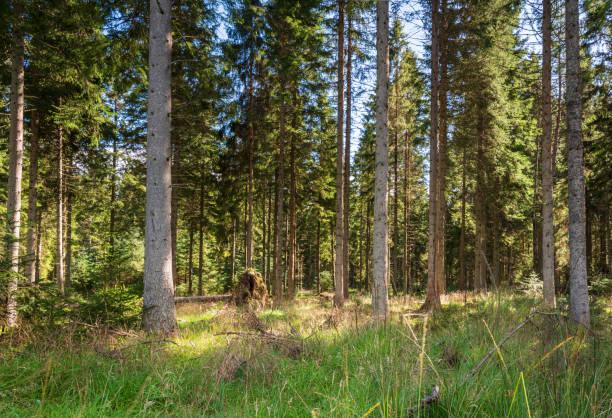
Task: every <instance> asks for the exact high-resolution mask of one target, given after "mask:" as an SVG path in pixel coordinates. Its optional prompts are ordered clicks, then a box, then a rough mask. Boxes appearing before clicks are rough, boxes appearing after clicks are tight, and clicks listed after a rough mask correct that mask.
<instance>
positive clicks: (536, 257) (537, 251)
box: [532, 138, 542, 274]
mask: <svg viewBox="0 0 612 418" xmlns="http://www.w3.org/2000/svg"><path fill="white" fill-rule="evenodd" d="M540 142H541V141H540V139H539V138H536V155H535V171H534V173H533V220H532V223H533V271H534V272H535V273H537V274H541V273H542V265H541V260H542V252H541V247H540V241H541V239H542V233H541V226H542V224H541V223H540V221H539V214H540V211H538V208H540V207H541V206H540V205H538V193H539V186H538V181H539V179H540V175H539V173H540Z"/></svg>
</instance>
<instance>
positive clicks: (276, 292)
mask: <svg viewBox="0 0 612 418" xmlns="http://www.w3.org/2000/svg"><path fill="white" fill-rule="evenodd" d="M281 55H283V56H284V55H285V54H284V53H283V54H281ZM285 90H286V81H285V80H284V79H281V95H282V96H283V99H282V102H281V105H280V113H279V135H278V142H279V143H278V170H277V173H278V175H277V177H276V213H275V222H276V225H275V234H274V283H273V289H272V290H273V291H272V295H273V296H274V300H275V301H276V302H277V303H278V302H279V301H280V300H281V299H282V298H283V224H284V221H283V202H284V196H283V195H284V181H285V136H286V128H285V114H286V109H287V104H286V102H285V98H284V95H285Z"/></svg>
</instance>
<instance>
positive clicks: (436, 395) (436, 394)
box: [406, 386, 440, 415]
mask: <svg viewBox="0 0 612 418" xmlns="http://www.w3.org/2000/svg"><path fill="white" fill-rule="evenodd" d="M439 401H440V388H439V387H438V386H434V387H433V389H432V391H431V395H429V396H426V397H425V398H423V399H421V403H420V404H419V405H418V406H415V407H412V408H410V409H408V411H406V412H407V413H408V415H412V414H414V413H415V412H417V411H418V410H419V409H421V408H422V407H424V406H426V405H428V404H430V403H437V402H439Z"/></svg>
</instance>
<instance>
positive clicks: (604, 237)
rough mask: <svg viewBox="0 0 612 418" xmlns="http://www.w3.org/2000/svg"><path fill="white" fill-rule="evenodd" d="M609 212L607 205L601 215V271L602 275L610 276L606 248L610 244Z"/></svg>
mask: <svg viewBox="0 0 612 418" xmlns="http://www.w3.org/2000/svg"><path fill="white" fill-rule="evenodd" d="M608 212H609V205H605V206H604V207H603V208H602V209H601V213H600V215H599V271H600V272H601V273H602V274H608V273H609V272H608V262H607V260H606V257H607V255H608V251H607V249H606V246H607V244H608Z"/></svg>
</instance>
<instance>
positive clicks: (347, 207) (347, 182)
mask: <svg viewBox="0 0 612 418" xmlns="http://www.w3.org/2000/svg"><path fill="white" fill-rule="evenodd" d="M351 13H352V7H351V3H350V0H349V2H348V6H347V19H348V32H347V34H346V37H347V51H346V134H345V136H346V138H345V141H344V144H345V145H344V190H343V205H344V213H343V215H342V218H343V221H344V242H343V244H342V249H343V251H344V258H343V260H344V263H343V265H342V274H343V279H342V285H343V291H344V299H348V297H349V280H350V275H349V273H350V272H349V268H350V258H349V257H350V244H349V238H350V215H351V202H350V197H351V103H352V102H351V99H352V91H351V89H352V84H351V82H352V80H351V77H352V70H353V69H352V66H353V19H352V16H351Z"/></svg>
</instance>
